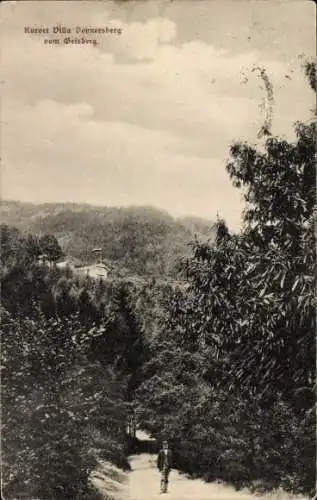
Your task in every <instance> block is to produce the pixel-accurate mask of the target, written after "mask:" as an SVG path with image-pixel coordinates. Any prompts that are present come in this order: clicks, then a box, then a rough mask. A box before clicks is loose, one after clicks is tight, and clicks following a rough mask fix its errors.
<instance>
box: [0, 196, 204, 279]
mask: <svg viewBox="0 0 317 500" xmlns="http://www.w3.org/2000/svg"><path fill="white" fill-rule="evenodd" d="M0 219H1V222H3V223H6V224H10V225H13V226H15V227H17V228H19V229H21V230H23V231H29V232H33V233H37V234H44V233H51V234H54V235H55V236H56V237H57V239H58V241H59V243H60V245H61V247H62V249H63V251H64V252H65V253H66V255H68V256H71V257H74V258H76V259H80V261H81V262H83V263H87V264H89V263H91V262H92V260H93V255H92V253H91V251H92V249H93V248H95V247H100V248H102V251H103V258H104V259H106V260H108V261H111V262H113V263H115V264H116V266H117V267H119V268H120V270H121V271H122V273H123V274H131V273H133V274H138V275H155V276H161V275H164V276H168V275H170V276H173V275H174V276H175V274H176V265H177V262H178V261H179V259H180V258H182V257H186V256H187V255H188V254H189V252H190V247H189V243H190V242H191V241H192V240H193V238H194V236H195V234H196V235H197V237H198V238H199V239H203V240H206V239H209V238H210V239H211V240H213V238H214V223H213V222H211V221H207V220H204V219H200V218H197V217H183V218H178V219H175V218H173V217H172V216H171V215H170V214H168V213H167V212H165V211H162V210H158V209H156V208H153V207H128V208H117V207H98V206H92V205H88V204H74V203H63V204H62V203H45V204H41V205H35V204H31V203H21V202H14V201H4V202H2V204H1V208H0Z"/></svg>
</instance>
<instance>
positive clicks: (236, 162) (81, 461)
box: [1, 64, 316, 500]
mask: <svg viewBox="0 0 317 500" xmlns="http://www.w3.org/2000/svg"><path fill="white" fill-rule="evenodd" d="M314 71H315V70H314V66H311V65H310V64H309V65H307V75H308V78H309V81H310V83H311V84H312V82H313V80H314V78H315V76H314V75H315V72H314ZM311 86H312V87H313V88H315V84H314V82H313V84H312V85H311ZM295 130H296V136H297V139H296V141H294V142H293V143H290V142H287V141H285V140H284V139H281V138H278V137H273V136H269V137H268V138H267V140H266V143H265V148H264V149H263V148H262V149H258V148H257V147H256V146H254V145H250V144H247V143H244V144H242V143H238V144H234V145H233V146H232V147H231V158H230V161H229V162H228V164H227V170H228V173H229V175H230V177H231V179H232V181H233V183H234V185H235V186H236V187H237V188H242V189H243V193H244V197H245V202H246V209H245V212H244V227H243V230H242V231H241V232H240V234H238V235H234V234H230V232H229V230H228V228H227V226H226V224H225V221H221V220H219V221H218V223H217V232H216V239H215V242H214V243H208V242H206V241H199V239H197V240H196V241H195V242H194V243H193V244H192V251H191V255H190V256H188V255H187V254H186V258H184V260H183V265H182V272H183V281H182V282H179V283H176V282H175V281H164V280H162V279H161V280H156V279H154V278H153V277H152V278H151V279H147V280H144V281H143V282H137V281H135V282H134V281H133V280H124V279H112V280H107V281H102V280H100V281H97V280H96V281H94V280H91V279H89V278H87V277H86V278H84V277H80V276H79V275H78V274H73V272H72V271H71V270H70V269H67V268H66V269H64V270H61V269H58V268H57V267H56V266H54V265H51V266H49V265H46V264H39V261H38V257H39V255H41V254H43V253H45V254H46V255H48V257H49V260H50V261H52V262H54V261H56V260H57V259H58V258H59V257H60V256H61V254H62V249H61V248H60V246H59V243H58V241H57V239H56V237H55V236H52V235H50V234H42V232H41V231H40V235H39V236H36V235H34V234H33V235H30V234H28V235H26V234H22V233H20V232H19V230H17V229H14V228H12V227H10V226H8V225H2V226H1V245H2V253H1V280H2V345H3V350H2V385H3V386H2V406H3V413H2V424H3V440H2V442H3V493H4V496H5V497H7V498H41V499H42V498H43V499H52V498H61V499H63V498H65V499H66V498H74V499H87V500H88V499H92V498H94V495H96V493H94V492H92V490H91V487H90V483H89V475H90V472H91V471H92V469H93V468H94V467H95V465H96V460H97V458H98V457H103V458H104V459H106V460H109V461H111V462H113V463H115V464H117V465H118V466H120V467H128V464H127V461H126V452H127V444H128V443H127V441H126V435H125V427H126V420H127V417H128V414H129V412H130V411H131V407H132V408H133V409H134V410H135V412H136V415H137V418H138V421H139V423H140V425H141V426H143V428H145V429H147V430H149V431H150V432H151V433H152V434H153V435H154V436H155V437H157V438H159V439H162V438H168V439H169V440H170V442H171V444H172V447H173V451H174V457H175V459H176V465H177V466H178V467H180V468H181V469H183V470H185V471H187V472H190V473H191V474H193V475H198V476H203V477H204V478H205V479H206V480H213V479H220V480H224V481H228V482H231V483H233V484H235V485H236V486H237V487H242V486H249V487H252V486H254V485H257V486H262V487H264V488H267V489H270V488H275V487H283V488H284V489H287V490H289V491H290V492H298V493H306V494H310V493H313V491H314V487H315V463H316V445H315V424H316V422H315V390H316V387H315V381H316V373H315V366H316V364H315V328H316V324H315V317H316V316H315V315H316V299H315V285H316V284H315V276H316V255H315V226H314V224H315V215H316V199H315V183H316V172H315V136H316V130H315V123H314V121H313V120H312V122H311V123H306V124H303V123H297V124H296V126H295ZM64 215H65V214H64ZM64 215H63V216H62V217H64ZM130 215H131V214H130ZM81 216H82V214H80V215H78V217H79V219H78V220H80V217H81ZM54 217H55V216H54ZM132 219H133V217H132ZM132 219H131V218H130V219H129V220H128V222H127V219H124V221H123V222H122V224H123V226H124V224H126V225H125V226H124V227H125V230H124V231H123V233H124V234H123V235H121V236H122V239H120V238H121V236H120V235H119V236H118V238H117V239H116V240H115V245H117V246H114V247H112V250H111V251H113V252H115V253H116V252H119V251H122V255H123V254H124V259H125V258H126V257H127V255H128V260H129V259H130V260H129V262H130V264H129V266H130V265H131V266H132V268H133V267H134V269H135V270H136V269H137V272H139V273H141V274H142V273H143V272H144V274H145V275H146V274H148V269H145V268H143V267H142V265H141V261H142V258H143V257H144V255H145V254H144V253H142V252H143V250H144V249H145V248H148V247H147V246H146V245H144V244H143V243H144V241H143V240H142V241H143V243H142V244H139V243H138V238H140V237H141V236H142V234H143V233H144V231H145V229H144V227H145V226H144V224H143V223H142V224H143V225H142V224H141V225H138V223H137V222H136V221H135V219H133V220H132ZM54 220H55V222H54V224H55V223H56V224H57V225H56V228H55V229H56V230H57V229H58V227H59V224H60V219H59V216H57V218H56V219H54ZM46 222H47V221H46ZM143 222H144V221H143ZM134 223H135V224H134ZM94 224H95V222H94ZM145 225H146V224H145ZM123 226H122V227H123ZM163 226H164V224H163ZM54 227H55V226H54ZM87 227H91V226H87ZM94 227H96V226H95V225H94ZM104 227H105V226H103V225H102V224H100V225H99V226H98V228H99V230H100V231H99V233H100V234H99V233H98V234H99V236H100V238H101V239H100V240H98V242H99V241H100V242H102V244H106V242H107V241H108V240H107V237H108V236H107V237H104V236H103V235H104V233H103V231H104ZM135 227H137V229H138V230H137V231H136V232H135V231H134V230H133V228H135ZM86 229H87V228H86ZM163 229H164V228H163ZM87 231H88V229H87ZM152 231H155V229H154V228H153V227H152ZM53 232H54V233H55V230H54V231H53ZM135 234H136V237H135ZM165 235H166V233H165V229H164V230H162V232H159V237H158V239H159V240H160V241H163V239H164V237H165ZM99 236H98V238H99ZM143 236H144V235H143ZM212 236H213V233H212V231H211V241H213V237H212ZM85 238H88V232H87V234H86V236H85ZM144 238H145V240H146V237H145V236H144ZM154 239H155V238H154ZM87 245H88V244H87ZM121 247H122V248H121ZM160 248H161V250H162V248H163V246H162V247H160ZM164 248H165V247H164ZM126 249H128V254H126V253H125V250H126ZM140 249H142V251H140ZM148 250H149V248H148ZM161 250H160V252H161ZM134 251H135V252H134ZM149 251H150V250H149ZM155 251H156V250H155ZM133 252H134V253H133ZM154 253H155V252H154ZM154 260H155V259H154ZM147 262H149V261H147ZM151 262H152V263H153V262H154V261H151ZM139 264H140V267H138V266H139ZM155 265H156V264H155ZM155 269H156V271H157V269H161V272H162V273H163V275H164V272H165V271H166V268H165V267H164V266H163V267H162V268H160V266H159V267H157V268H155ZM156 271H155V272H156ZM149 274H151V273H149ZM154 274H155V273H154ZM166 274H168V272H166ZM185 281H186V283H185Z"/></svg>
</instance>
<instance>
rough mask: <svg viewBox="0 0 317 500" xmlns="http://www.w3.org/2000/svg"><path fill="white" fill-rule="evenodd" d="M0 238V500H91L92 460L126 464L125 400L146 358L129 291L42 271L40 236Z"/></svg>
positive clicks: (4, 231)
mask: <svg viewBox="0 0 317 500" xmlns="http://www.w3.org/2000/svg"><path fill="white" fill-rule="evenodd" d="M1 236H2V239H1V240H2V245H3V250H4V251H3V252H2V266H1V278H2V308H3V309H2V311H1V317H2V407H3V412H2V425H3V428H2V435H3V440H2V458H3V492H4V496H5V497H7V498H17V497H18V498H43V499H52V498H78V499H79V498H80V499H84V498H87V499H88V498H89V499H91V498H95V497H96V492H93V491H92V488H91V486H90V481H89V476H90V473H91V471H92V469H93V468H94V467H95V466H96V461H97V459H100V458H104V459H106V460H108V461H111V462H113V463H116V464H117V465H118V466H120V467H128V463H127V459H126V451H127V445H128V443H127V438H126V434H125V433H126V421H127V418H128V413H129V401H130V400H131V398H132V394H133V391H134V386H135V381H136V378H137V376H138V368H139V364H140V363H141V357H142V356H143V355H144V353H146V348H145V343H144V341H143V334H142V329H141V325H139V323H138V321H137V319H136V318H135V316H134V313H133V310H131V307H130V305H129V304H130V303H131V302H132V299H131V294H132V291H131V289H130V288H129V286H131V285H127V284H125V283H122V282H113V283H108V284H106V283H104V282H102V281H100V282H94V281H92V280H89V279H87V278H80V277H78V276H74V275H73V274H72V272H71V271H70V270H69V269H68V270H67V269H66V270H64V271H62V270H59V269H58V268H56V267H54V266H53V267H52V266H51V265H47V264H45V263H44V264H39V263H38V260H37V256H38V254H39V253H40V252H42V250H41V249H39V248H38V243H41V241H42V239H41V238H40V239H38V238H37V237H35V236H32V237H31V236H30V235H27V236H23V235H22V234H20V233H19V232H18V231H17V230H16V229H14V228H11V227H8V226H5V225H3V226H2V227H1ZM44 241H45V242H46V243H47V242H54V238H51V237H47V238H46V239H45V240H44ZM56 248H58V247H56Z"/></svg>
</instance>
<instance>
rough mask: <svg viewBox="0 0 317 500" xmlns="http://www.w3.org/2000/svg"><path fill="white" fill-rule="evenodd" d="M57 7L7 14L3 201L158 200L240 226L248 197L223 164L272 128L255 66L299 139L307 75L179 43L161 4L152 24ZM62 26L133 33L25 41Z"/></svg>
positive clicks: (278, 115) (278, 113) (276, 63)
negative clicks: (40, 28)
mask: <svg viewBox="0 0 317 500" xmlns="http://www.w3.org/2000/svg"><path fill="white" fill-rule="evenodd" d="M47 4H48V5H50V7H49V8H48V10H44V9H43V8H42V7H40V6H39V5H38V4H34V5H35V6H36V8H35V7H34V8H33V7H32V9H31V14H30V13H27V11H26V10H25V5H23V2H22V4H20V5H21V7H20V6H18V5H17V6H15V8H14V9H13V10H14V11H15V13H14V14H10V15H9V14H8V12H9V11H7V15H8V16H9V20H10V19H11V20H10V22H9V21H6V23H5V27H6V33H5V36H4V38H3V42H4V43H3V56H2V70H3V75H4V85H3V110H2V120H3V123H4V126H3V149H4V155H3V157H4V174H3V185H4V188H3V190H4V195H5V196H7V197H14V198H21V199H32V197H33V198H34V197H35V196H36V197H37V199H41V201H45V200H46V199H57V198H58V199H59V200H66V199H72V200H73V201H76V200H78V201H90V202H95V203H104V204H131V203H147V204H148V203H153V204H156V205H158V206H162V207H164V208H166V209H169V210H170V211H171V212H175V213H193V214H196V215H201V216H203V215H205V216H208V217H213V216H215V213H216V211H217V210H218V211H220V212H221V211H222V208H221V207H223V211H224V215H225V216H226V217H227V219H228V222H229V223H230V224H232V225H233V226H236V225H237V224H238V221H239V218H240V209H241V204H240V201H239V192H237V191H235V190H234V189H233V188H232V187H231V186H230V182H229V179H228V176H227V174H226V172H225V169H224V159H225V158H226V156H227V153H228V148H229V145H230V143H231V142H232V141H233V140H235V139H239V138H241V139H244V138H247V139H249V140H255V139H256V133H257V131H258V129H259V128H260V126H261V124H262V122H263V116H262V115H261V113H260V110H259V104H261V101H262V99H263V98H265V89H263V88H262V89H261V85H262V82H261V80H260V79H259V78H258V76H257V75H256V74H254V73H252V72H251V69H252V67H253V66H254V65H255V64H256V65H261V66H264V67H265V68H266V69H267V73H268V75H269V77H270V79H271V81H272V83H273V88H274V93H275V98H276V99H275V101H276V104H275V107H274V120H273V125H274V130H276V131H277V132H278V133H285V134H286V135H287V136H289V137H290V136H291V124H292V121H293V120H294V119H297V118H300V117H301V116H302V117H306V116H307V113H308V112H306V109H307V110H309V107H310V103H311V102H312V96H311V94H310V92H309V90H308V89H307V86H306V85H305V83H304V80H303V77H302V76H301V75H300V72H299V71H298V68H295V70H293V71H294V72H293V73H292V76H291V78H292V79H291V80H289V79H285V74H286V73H287V72H288V71H289V65H288V62H287V61H286V62H285V61H282V60H275V59H270V58H268V54H267V53H266V54H265V55H263V53H261V51H259V50H252V49H249V50H244V51H242V52H240V53H237V52H236V51H231V50H230V49H229V48H228V47H226V49H221V48H217V47H216V46H215V45H212V44H211V43H207V42H206V41H202V40H200V41H199V40H197V39H192V40H187V41H183V42H182V43H181V44H178V45H175V40H176V39H177V36H178V30H179V29H180V26H179V24H177V22H176V21H175V20H171V19H169V18H168V17H164V16H161V17H160V15H161V14H160V12H159V11H157V12H156V11H155V9H154V4H151V5H152V7H151V8H152V9H153V17H152V18H151V19H144V20H143V21H142V22H141V21H140V20H137V21H133V20H132V21H130V22H129V21H128V19H127V18H126V17H125V16H121V18H120V15H119V11H118V10H116V8H115V7H113V6H112V8H111V9H112V10H111V9H108V10H109V11H108V10H107V9H106V8H105V5H104V4H102V6H100V5H99V3H97V4H94V5H96V7H94V9H91V8H90V9H88V8H87V6H86V4H85V3H83V4H82V5H83V7H80V8H79V7H78V6H77V8H76V9H75V10H74V9H68V8H66V4H67V3H66V2H61V3H60V4H62V6H61V5H57V4H56V2H55V3H54V4H49V3H47ZM107 4H108V3H107ZM32 5H33V4H32ZM109 5H110V4H109ZM111 5H112V4H111ZM110 11H111V12H110ZM10 16H11V18H10ZM61 19H62V20H63V23H64V24H67V23H71V24H73V25H81V26H87V25H89V24H90V25H95V26H98V25H99V26H100V24H101V23H104V24H108V25H116V26H121V27H122V29H123V33H122V35H120V36H115V37H105V38H104V39H103V42H102V44H101V45H99V46H97V47H93V46H84V47H78V46H67V47H65V46H62V45H61V46H46V45H44V44H43V40H42V39H41V38H40V37H37V36H34V37H29V38H28V37H25V36H24V34H23V26H24V25H25V24H26V23H33V24H34V23H35V24H37V25H46V24H49V25H50V26H51V25H52V24H56V23H59V22H61ZM233 29H234V25H233ZM197 36H198V35H197ZM21 47H23V50H21ZM293 66H294V65H293ZM245 79H247V83H242V82H244V81H245ZM290 102H291V103H292V106H290ZM34 186H39V188H37V189H35V188H34Z"/></svg>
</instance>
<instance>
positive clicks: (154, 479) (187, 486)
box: [93, 431, 305, 500]
mask: <svg viewBox="0 0 317 500" xmlns="http://www.w3.org/2000/svg"><path fill="white" fill-rule="evenodd" d="M137 437H138V439H139V440H148V439H149V436H147V435H146V434H145V433H143V432H141V431H139V432H138V436H137ZM130 464H131V472H130V473H128V474H126V475H125V476H123V475H122V472H121V477H119V476H118V475H117V472H114V474H112V476H115V480H112V479H109V478H107V477H106V476H104V475H103V471H102V470H100V471H99V473H96V474H97V476H96V477H95V478H94V479H93V482H94V484H95V486H97V488H98V489H99V491H101V492H102V493H104V494H105V498H109V497H107V495H106V492H107V493H108V494H110V495H111V498H113V499H114V500H158V499H160V500H189V499H191V500H262V499H263V500H264V499H265V500H305V498H304V497H301V496H297V497H294V496H289V495H287V494H285V493H284V492H274V493H272V494H266V495H255V494H251V493H250V492H248V491H246V490H242V491H236V490H235V489H234V488H232V487H231V486H227V485H223V484H218V483H205V482H204V481H202V480H200V479H190V478H188V477H186V475H185V474H182V473H180V472H178V471H177V470H172V472H171V474H170V478H169V491H168V493H166V494H160V492H159V489H160V475H159V472H158V470H157V468H156V456H155V455H152V454H149V453H143V454H138V455H132V456H130ZM107 467H108V474H109V465H108V466H107ZM102 468H103V466H102V464H101V469H102ZM104 472H105V474H107V472H106V471H104Z"/></svg>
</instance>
